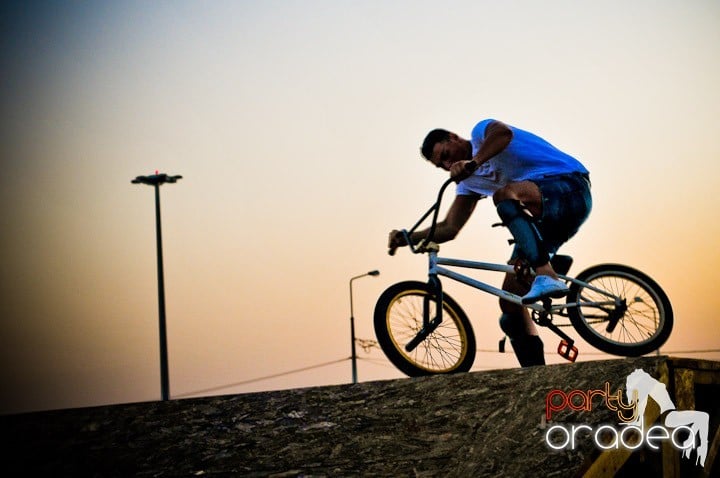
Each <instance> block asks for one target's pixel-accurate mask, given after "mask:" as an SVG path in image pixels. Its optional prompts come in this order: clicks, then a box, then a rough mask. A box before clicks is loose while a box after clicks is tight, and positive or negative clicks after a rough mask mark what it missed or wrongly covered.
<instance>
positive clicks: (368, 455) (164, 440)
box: [0, 357, 720, 478]
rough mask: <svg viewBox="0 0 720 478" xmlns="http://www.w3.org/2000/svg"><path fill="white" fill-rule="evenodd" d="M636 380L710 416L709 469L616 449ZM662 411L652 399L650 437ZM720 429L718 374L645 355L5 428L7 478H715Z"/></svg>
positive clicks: (5, 424)
mask: <svg viewBox="0 0 720 478" xmlns="http://www.w3.org/2000/svg"><path fill="white" fill-rule="evenodd" d="M638 369H640V370H643V371H644V372H647V374H648V377H652V380H653V381H655V380H656V381H659V382H661V383H662V384H665V387H661V388H665V389H666V390H667V392H668V394H669V397H670V398H671V399H672V401H673V404H674V405H675V408H676V409H677V410H700V411H703V412H706V415H708V416H709V417H710V420H709V431H708V433H707V435H708V447H707V451H706V452H705V457H704V467H703V466H700V465H699V464H698V463H697V459H696V454H695V453H694V454H692V456H691V457H690V458H686V457H683V456H682V455H681V452H680V451H679V450H678V449H677V448H676V447H673V445H672V442H671V441H670V440H667V439H665V440H663V439H661V438H656V439H655V443H657V444H658V445H659V446H658V450H653V449H652V448H651V447H648V446H647V445H643V446H640V447H637V448H636V449H635V450H634V451H631V450H629V449H628V448H626V447H624V446H622V444H621V445H620V446H618V447H612V446H611V445H612V444H613V436H612V434H613V431H612V430H613V429H615V430H616V432H615V433H620V432H621V430H622V429H623V428H622V426H620V425H618V423H619V418H618V415H617V411H613V410H612V409H611V407H612V406H613V405H614V402H613V399H611V400H610V405H611V406H610V407H608V406H607V404H608V402H607V401H605V397H604V396H603V393H602V392H603V391H604V390H608V391H610V392H611V395H612V396H616V395H613V394H616V393H617V391H618V389H623V390H625V387H626V385H625V384H626V379H627V377H628V376H629V375H630V374H631V373H632V372H634V371H635V370H638ZM552 391H556V392H555V393H554V395H553V400H552V402H551V403H552V408H553V410H551V417H550V420H549V421H548V419H547V409H546V400H547V398H548V395H549V394H550V393H551V392H552ZM589 392H593V393H589ZM571 395H572V396H571ZM564 397H565V398H568V397H569V399H570V400H569V401H568V402H567V404H565V406H564V407H563V405H564V403H563V399H564ZM585 397H591V398H592V400H591V401H588V402H584V398H585ZM624 398H626V397H624V396H623V399H624ZM624 403H627V402H624ZM588 404H589V405H588ZM588 408H589V409H588ZM630 412H631V411H629V412H628V413H630ZM667 413H668V412H667V410H666V411H665V412H663V413H661V412H660V408H659V406H658V405H657V404H655V402H654V401H653V400H648V406H647V408H645V413H644V415H645V420H646V421H645V425H644V426H645V428H649V427H650V425H648V424H651V423H655V424H659V425H662V424H663V420H664V419H665V417H666V416H667ZM719 420H720V363H719V362H709V361H700V360H690V359H678V358H668V357H643V358H638V359H623V360H608V361H596V362H582V363H575V364H566V365H553V366H547V367H535V368H531V369H509V370H497V371H488V372H478V373H468V374H458V375H450V376H436V377H427V378H420V379H400V380H391V381H381V382H367V383H360V384H357V385H342V386H330V387H316V388H306V389H297V390H285V391H275V392H264V393H253V394H244V395H232V396H219V397H207V398H199V399H184V400H172V401H169V402H151V403H136V404H127V405H114V406H106V407H97V408H85V409H72V410H58V411H51V412H40V413H30V414H23V415H12V416H3V417H0V426H1V429H2V435H3V442H4V443H5V446H4V448H5V450H6V452H7V455H6V456H7V457H8V458H6V463H5V466H3V470H13V471H14V472H15V473H18V472H20V473H22V474H23V475H25V474H27V475H29V474H31V473H39V474H41V475H42V476H58V475H61V474H62V475H66V476H275V477H281V476H287V477H294V476H392V477H402V476H408V477H424V476H428V477H430V476H456V477H471V476H472V477H482V476H488V477H489V476H509V477H523V476H550V477H553V476H554V477H563V478H564V477H569V476H588V477H600V476H667V477H671V476H683V477H696V476H697V477H702V476H720V467H719V466H720V465H719V462H720V460H717V454H718V446H719V443H720V434H719V432H718V421H719ZM573 425H584V427H583V428H582V429H581V432H580V433H578V434H576V436H575V443H573V445H574V446H572V447H571V446H570V443H568V444H567V445H566V446H561V445H563V442H564V435H563V434H564V433H565V432H564V431H563V430H571V427H572V426H573ZM603 426H605V427H606V428H605V429H604V430H602V433H601V432H599V431H598V432H597V433H598V437H599V438H598V439H599V442H596V441H594V438H593V436H592V435H593V434H594V433H596V431H597V430H598V429H599V428H601V427H603ZM552 427H555V428H554V429H553V428H552ZM561 427H562V428H561ZM551 429H552V430H553V433H551V434H550V435H549V436H548V432H549V430H551ZM589 430H590V431H589ZM687 436H688V433H686V434H685V436H684V437H680V435H678V437H680V438H678V439H677V440H676V441H680V440H681V439H683V440H684V438H685V437H687ZM548 440H549V441H550V444H551V445H552V446H550V445H549V444H548ZM628 441H629V442H632V437H630V439H629V440H628ZM598 443H600V444H601V445H603V446H604V447H607V448H608V449H607V450H603V449H602V447H600V446H598ZM553 447H554V448H553Z"/></svg>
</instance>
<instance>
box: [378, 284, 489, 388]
mask: <svg viewBox="0 0 720 478" xmlns="http://www.w3.org/2000/svg"><path fill="white" fill-rule="evenodd" d="M433 295H434V294H433V292H432V291H431V290H430V287H429V286H428V284H426V283H424V282H418V281H405V282H398V283H397V284H394V285H392V286H390V287H388V288H387V289H386V290H385V291H384V292H383V293H382V294H381V295H380V297H379V298H378V301H377V303H376V304H375V314H374V325H375V335H376V337H377V339H378V343H379V344H380V347H381V348H382V350H383V352H384V353H385V355H386V356H387V358H388V359H389V360H390V362H392V364H393V365H395V366H396V367H397V368H398V369H399V370H400V371H401V372H403V373H404V374H406V375H408V376H410V377H420V376H424V375H435V374H448V373H458V372H467V371H468V370H470V367H472V364H473V362H474V361H475V352H476V349H475V335H474V333H473V330H472V326H471V325H470V321H469V320H468V318H467V315H466V314H465V312H463V310H462V309H461V308H460V306H459V305H458V304H457V302H455V301H454V300H453V299H452V298H451V297H450V296H448V295H447V294H443V321H442V323H441V324H440V325H439V326H438V327H437V329H435V330H434V331H433V332H432V333H431V334H430V335H428V336H427V337H426V338H425V340H423V341H422V342H420V344H419V345H418V346H417V347H416V348H415V349H414V350H413V351H411V352H408V351H406V350H405V345H406V344H407V343H408V342H409V341H410V340H411V339H413V338H414V337H415V336H416V335H417V333H418V331H419V330H420V329H421V328H422V324H423V308H424V305H423V304H424V302H425V298H426V297H432V296H433Z"/></svg>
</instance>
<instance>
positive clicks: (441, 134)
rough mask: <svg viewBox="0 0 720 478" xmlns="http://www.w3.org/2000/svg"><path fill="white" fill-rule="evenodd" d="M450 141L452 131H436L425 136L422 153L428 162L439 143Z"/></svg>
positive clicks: (438, 129)
mask: <svg viewBox="0 0 720 478" xmlns="http://www.w3.org/2000/svg"><path fill="white" fill-rule="evenodd" d="M448 139H450V131H447V130H445V129H440V128H437V129H434V130H432V131H430V132H429V133H428V134H427V136H425V141H423V144H422V147H421V148H420V152H421V153H422V155H423V156H424V157H425V159H427V160H428V161H429V160H430V158H432V153H433V149H434V148H435V145H436V144H437V143H442V142H443V141H447V140H448Z"/></svg>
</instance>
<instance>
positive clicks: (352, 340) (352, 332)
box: [350, 271, 380, 383]
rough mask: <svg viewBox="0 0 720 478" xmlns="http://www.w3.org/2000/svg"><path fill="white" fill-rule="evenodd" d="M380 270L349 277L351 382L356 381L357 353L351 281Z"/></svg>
mask: <svg viewBox="0 0 720 478" xmlns="http://www.w3.org/2000/svg"><path fill="white" fill-rule="evenodd" d="M379 275H380V271H370V272H366V273H365V274H360V275H359V276H355V277H353V278H351V279H350V343H351V347H352V356H351V358H352V383H357V354H356V353H355V314H354V313H353V290H352V283H353V281H354V280H355V279H360V278H361V277H366V276H379Z"/></svg>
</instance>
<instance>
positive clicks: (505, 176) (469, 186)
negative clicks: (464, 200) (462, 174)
mask: <svg viewBox="0 0 720 478" xmlns="http://www.w3.org/2000/svg"><path fill="white" fill-rule="evenodd" d="M493 121H495V120H492V119H486V120H483V121H481V122H479V123H478V124H477V125H476V126H475V128H473V130H472V134H471V136H470V142H471V144H472V155H473V156H475V155H476V154H477V152H478V150H479V149H480V145H481V144H482V141H483V139H484V138H485V128H486V127H487V126H488V124H490V123H491V122H493ZM509 128H510V129H511V130H512V132H513V138H512V141H511V142H510V144H508V146H507V148H505V149H504V150H503V151H502V152H500V153H499V154H497V155H496V156H493V157H492V158H490V160H489V161H487V162H486V163H484V164H482V165H481V166H480V167H479V168H478V169H477V170H476V171H475V173H473V175H472V176H470V177H469V178H467V179H465V180H463V181H461V182H460V183H459V184H458V185H457V189H456V192H457V194H458V195H472V194H480V195H483V196H492V194H493V193H494V192H495V191H497V190H498V189H500V188H501V187H503V186H505V185H506V184H507V183H511V182H518V181H527V180H533V179H540V178H543V177H546V176H555V175H558V174H570V173H582V174H588V170H587V169H586V168H585V166H583V165H582V163H580V161H578V160H577V159H575V158H573V157H572V156H570V155H569V154H567V153H563V152H562V151H560V150H559V149H557V148H556V147H555V146H553V145H551V144H550V143H548V142H547V141H545V140H544V139H542V138H541V137H539V136H537V135H534V134H532V133H530V132H528V131H524V130H521V129H519V128H516V127H514V126H509Z"/></svg>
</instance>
